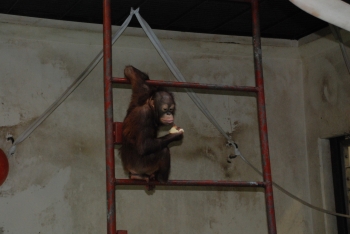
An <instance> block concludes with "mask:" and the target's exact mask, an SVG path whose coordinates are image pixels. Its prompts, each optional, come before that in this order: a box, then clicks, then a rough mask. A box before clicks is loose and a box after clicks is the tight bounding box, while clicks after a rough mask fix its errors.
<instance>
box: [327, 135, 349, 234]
mask: <svg viewBox="0 0 350 234" xmlns="http://www.w3.org/2000/svg"><path fill="white" fill-rule="evenodd" d="M330 147H331V161H332V174H333V185H334V186H333V187H334V198H335V209H336V212H337V213H342V214H349V201H350V200H349V197H350V196H349V195H350V193H349V191H350V155H349V150H350V137H349V136H341V137H334V138H331V139H330ZM337 226H338V233H339V234H350V232H349V231H350V220H349V219H347V218H343V217H337Z"/></svg>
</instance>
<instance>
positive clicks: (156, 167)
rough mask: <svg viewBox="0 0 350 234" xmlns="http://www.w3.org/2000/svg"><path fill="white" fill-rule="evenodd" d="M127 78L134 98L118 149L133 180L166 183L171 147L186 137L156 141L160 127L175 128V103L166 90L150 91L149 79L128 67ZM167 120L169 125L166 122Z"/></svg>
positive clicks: (153, 89) (172, 135) (168, 137)
mask: <svg viewBox="0 0 350 234" xmlns="http://www.w3.org/2000/svg"><path fill="white" fill-rule="evenodd" d="M124 75H125V77H126V78H127V79H129V80H130V82H131V86H132V97H131V102H130V104H129V108H128V110H127V114H126V117H125V119H124V123H123V133H122V146H121V148H120V149H119V153H120V155H121V159H122V162H123V167H124V170H126V171H127V172H129V173H130V178H132V179H145V180H148V179H149V178H151V179H153V178H155V179H157V180H158V181H160V182H166V181H168V178H169V173H170V151H169V148H168V144H169V143H171V142H172V141H176V140H181V139H182V137H183V133H182V132H179V133H173V134H167V135H165V136H163V137H160V138H157V133H158V128H159V126H160V125H164V124H166V125H169V124H173V115H174V112H175V101H174V97H173V95H172V94H171V93H169V92H167V91H166V90H164V89H162V90H160V89H157V88H154V87H150V86H148V85H147V84H146V83H145V80H148V79H149V78H148V76H147V75H146V74H145V73H143V72H141V71H139V70H138V69H136V68H134V67H132V66H127V67H126V68H125V69H124ZM164 119H166V122H164Z"/></svg>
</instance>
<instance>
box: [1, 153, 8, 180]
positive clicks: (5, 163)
mask: <svg viewBox="0 0 350 234" xmlns="http://www.w3.org/2000/svg"><path fill="white" fill-rule="evenodd" d="M8 174H9V161H8V159H7V156H6V154H5V153H4V151H2V150H1V149H0V186H1V185H2V184H3V183H4V182H5V180H6V178H7V175H8Z"/></svg>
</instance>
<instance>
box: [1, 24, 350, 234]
mask: <svg viewBox="0 0 350 234" xmlns="http://www.w3.org/2000/svg"><path fill="white" fill-rule="evenodd" d="M0 19H1V18H0ZM14 21H15V20H13V21H11V22H9V21H8V20H7V19H6V20H4V18H3V20H1V23H0V51H1V53H0V79H1V85H0V101H1V103H0V108H1V109H0V110H1V111H0V113H1V116H2V117H1V118H0V147H1V148H2V149H3V150H8V149H9V148H10V146H11V144H10V143H9V142H6V139H5V136H6V134H7V133H10V134H12V135H13V136H14V138H15V139H16V137H18V136H19V135H20V134H21V133H22V132H23V131H24V130H25V129H26V128H27V127H28V126H29V125H30V124H31V123H32V122H33V121H34V120H35V119H37V118H38V117H39V116H40V115H41V114H42V113H43V112H44V111H45V110H46V109H47V108H48V107H49V106H50V105H51V104H52V103H53V102H54V101H55V100H56V99H57V98H58V97H59V96H60V95H61V94H62V93H63V92H64V91H65V90H66V88H67V87H68V86H69V85H70V84H71V83H72V82H73V81H74V80H75V79H76V78H77V77H78V76H79V75H80V74H81V73H82V72H83V71H84V70H85V68H86V67H87V66H88V65H89V63H90V62H91V61H92V60H93V59H94V57H95V56H96V55H97V54H98V52H99V51H100V50H101V49H102V34H101V30H102V27H101V28H99V29H98V30H95V28H96V27H95V26H91V28H89V27H87V26H84V27H80V28H79V27H77V28H74V27H71V26H70V27H69V26H68V24H65V23H63V22H62V24H59V23H57V22H55V23H52V22H51V23H52V25H50V23H47V25H46V26H45V27H44V26H42V20H37V21H35V20H34V22H33V20H32V21H31V24H29V25H24V24H23V21H22V22H20V23H13V22H14ZM19 21H21V20H18V22H19ZM47 22H50V21H47ZM40 23H41V24H40ZM39 24H40V26H38V25H39ZM67 26H68V28H66V27H67ZM131 31H132V30H131ZM136 31H137V30H136ZM346 36H347V35H346ZM161 41H162V43H163V46H164V47H165V48H166V50H167V52H168V53H169V55H170V56H171V57H172V59H173V60H174V62H175V64H176V65H177V66H178V68H179V70H180V71H181V72H182V74H183V75H184V77H185V78H186V79H187V80H188V81H191V82H200V83H219V84H227V85H250V86H252V85H254V65H253V57H252V47H251V46H250V45H247V44H245V43H242V44H236V43H223V42H222V41H221V42H220V43H218V42H216V41H215V40H214V41H204V40H203V41H202V40H200V37H198V35H197V36H196V39H195V40H191V39H190V38H187V39H184V38H181V39H176V37H174V38H170V37H167V38H163V39H162V40H161ZM282 44H283V43H282ZM285 44H288V43H285ZM278 45H279V46H272V45H269V46H263V67H264V76H265V90H266V108H267V118H268V129H269V145H270V153H271V163H272V170H273V171H272V176H273V179H274V180H275V182H277V183H278V184H279V185H281V186H282V187H284V188H285V189H287V190H288V191H290V192H292V193H293V194H295V195H297V196H298V197H300V198H302V199H305V200H307V201H312V202H316V203H317V205H322V204H323V203H324V202H326V203H327V204H331V198H329V196H322V194H323V191H324V190H329V189H331V186H332V185H331V184H329V183H322V180H321V177H320V168H319V166H318V163H319V162H320V159H319V158H320V157H319V139H321V138H326V137H330V136H333V135H336V134H341V133H343V132H345V131H348V130H349V125H350V121H349V118H348V115H349V105H348V104H349V101H350V97H349V94H348V91H347V90H348V89H349V86H350V84H349V83H350V79H349V78H350V76H349V74H348V73H347V72H346V67H345V65H344V63H343V60H342V57H341V53H340V50H339V48H338V46H337V44H336V42H335V41H334V40H333V39H332V37H327V38H322V39H319V40H317V41H315V42H311V43H309V44H306V45H303V46H300V47H292V46H281V43H278ZM126 65H133V66H135V67H137V68H139V69H140V70H142V71H145V72H147V73H148V74H149V76H150V78H151V79H157V80H171V81H174V80H175V78H174V76H173V75H172V74H171V72H170V71H169V69H168V68H167V66H166V65H165V63H164V62H163V61H162V59H161V58H160V56H159V55H158V53H157V52H156V51H155V49H154V48H153V46H152V44H151V43H150V42H149V40H148V39H147V38H146V37H145V36H140V35H139V34H126V35H123V36H122V37H121V38H120V39H119V40H118V41H117V42H116V44H115V45H114V47H113V75H114V76H116V77H123V68H124V67H125V66H126ZM102 79H103V68H102V63H99V64H98V65H97V66H96V68H95V69H94V70H93V71H92V72H91V73H90V75H89V76H88V77H87V78H86V79H85V80H84V81H83V82H82V83H81V85H80V86H79V87H78V88H77V89H76V90H75V91H74V92H73V94H72V95H70V96H69V97H68V98H67V99H66V100H65V102H64V103H63V104H61V105H60V106H59V107H58V108H57V109H56V110H55V112H54V113H53V114H52V115H50V116H49V117H48V118H47V119H46V120H45V121H44V122H43V123H42V125H40V126H39V127H38V128H37V129H36V130H35V131H34V132H33V133H32V134H31V135H30V136H29V137H28V138H27V139H26V140H25V141H24V142H23V143H21V144H20V145H18V147H17V151H16V153H15V155H14V156H12V157H10V158H9V162H10V174H9V176H8V179H7V180H6V182H5V183H4V184H3V185H2V186H1V187H0V207H1V210H0V234H2V233H4V234H5V233H10V234H11V233H105V232H106V200H105V198H106V193H105V154H104V116H103V81H102ZM171 91H172V92H173V93H174V95H175V98H176V101H177V114H176V118H175V123H176V124H177V125H178V126H181V127H182V128H184V130H185V137H184V139H183V141H181V142H177V143H174V144H172V145H171V153H172V171H171V178H170V179H184V180H186V179H193V180H204V179H212V180H248V181H256V180H261V177H260V175H258V174H257V173H256V172H255V171H254V170H253V169H252V168H250V167H249V166H248V165H247V164H245V163H244V162H243V160H241V159H239V158H237V159H234V160H232V161H231V163H228V162H227V157H228V156H229V155H230V154H231V153H232V152H233V151H232V149H231V148H229V147H227V146H226V140H225V138H224V137H223V136H222V135H220V133H219V131H218V130H217V129H216V128H215V127H213V126H212V125H211V123H210V122H209V121H208V120H207V119H206V118H205V117H204V115H203V114H202V113H201V112H200V111H199V110H198V109H197V107H196V106H195V105H194V104H193V102H192V101H191V99H190V98H189V97H188V95H187V94H186V92H185V91H184V90H181V89H180V90H179V89H177V90H176V89H171ZM196 93H197V95H198V96H199V97H200V98H201V99H202V101H203V102H204V103H205V104H206V106H207V108H208V110H209V111H210V112H211V113H212V115H213V116H214V117H215V118H216V120H217V121H218V123H219V124H220V125H221V127H222V128H223V129H224V130H225V131H226V132H228V133H229V134H230V135H231V136H232V138H233V139H234V140H235V141H236V143H237V144H238V146H239V148H240V151H241V152H242V154H243V155H244V156H245V157H246V158H247V159H248V160H249V161H251V162H252V163H253V164H254V165H255V166H256V167H258V168H259V169H260V168H261V160H260V146H259V138H258V126H257V112H256V99H255V97H254V96H252V95H245V96H238V95H237V94H235V95H232V94H230V93H227V92H213V91H196ZM129 100H130V89H129V86H127V85H115V89H114V114H115V120H116V121H122V120H123V117H124V114H125V112H126V108H127V104H128V101H129ZM344 113H345V114H344ZM321 117H322V118H321ZM167 130H168V129H162V132H161V134H165V133H166V131H167ZM327 170H328V171H327ZM323 173H325V174H326V175H328V176H329V169H327V167H325V169H324V170H323ZM327 173H328V174H327ZM116 176H117V177H118V178H126V175H125V173H124V172H123V170H122V167H121V162H120V159H119V157H118V156H117V157H116ZM325 186H326V187H325ZM274 191H275V194H274V195H275V206H276V219H277V227H278V232H279V233H283V234H295V233H305V234H306V233H307V234H310V233H336V232H335V231H334V219H332V218H327V217H324V216H323V215H322V214H319V213H317V212H312V211H311V210H310V209H309V208H307V207H305V206H303V205H301V204H300V203H299V202H297V201H294V200H292V199H291V198H289V197H287V196H286V195H285V194H283V193H281V192H280V191H278V190H277V189H275V190H274ZM325 199H326V201H325ZM327 199H328V200H327ZM116 201H117V205H116V207H117V225H118V229H124V230H128V233H130V234H133V233H145V234H147V233H152V234H154V233H169V234H175V233H176V234H178V233H183V234H187V233H208V234H209V233H267V227H266V216H265V204H264V194H263V192H262V190H260V189H237V188H235V189H213V188H209V189H207V188H163V187H159V188H157V189H156V190H155V191H154V192H146V191H145V190H144V188H143V187H131V188H130V187H128V188H127V187H121V188H117V192H116ZM332 225H333V226H332ZM327 227H328V229H327ZM331 227H333V228H331ZM327 230H328V231H327ZM322 231H323V232H322Z"/></svg>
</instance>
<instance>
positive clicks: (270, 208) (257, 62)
mask: <svg viewBox="0 0 350 234" xmlns="http://www.w3.org/2000/svg"><path fill="white" fill-rule="evenodd" d="M252 19H253V20H252V22H253V25H252V26H253V52H254V70H255V83H256V86H257V87H258V97H257V103H258V104H257V105H258V122H259V136H260V147H261V155H262V164H263V179H264V182H265V183H266V187H265V203H266V213H267V214H266V215H267V223H268V230H269V234H276V233H277V228H276V218H275V208H274V201H273V191H272V176H271V164H270V154H269V143H268V136H267V122H266V109H265V92H264V78H263V69H262V53H261V38H260V21H259V2H258V0H253V1H252Z"/></svg>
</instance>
